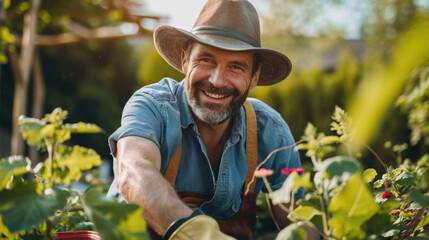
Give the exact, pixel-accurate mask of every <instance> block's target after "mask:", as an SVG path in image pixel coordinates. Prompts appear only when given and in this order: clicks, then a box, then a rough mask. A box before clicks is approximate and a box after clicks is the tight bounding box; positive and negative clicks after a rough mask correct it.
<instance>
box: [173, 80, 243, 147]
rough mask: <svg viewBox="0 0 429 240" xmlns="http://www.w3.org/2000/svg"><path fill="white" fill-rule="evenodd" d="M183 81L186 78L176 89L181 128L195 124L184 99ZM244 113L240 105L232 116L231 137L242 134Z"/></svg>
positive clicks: (241, 135) (234, 137)
mask: <svg viewBox="0 0 429 240" xmlns="http://www.w3.org/2000/svg"><path fill="white" fill-rule="evenodd" d="M185 81H186V79H184V80H182V81H181V82H180V85H179V88H178V89H177V102H178V105H179V109H180V125H181V126H182V128H188V127H189V126H190V125H196V124H195V120H194V118H193V117H192V113H191V110H190V109H189V105H188V102H187V99H186V91H185ZM245 126H246V114H245V111H244V107H243V106H241V107H240V110H239V111H238V112H237V113H236V114H235V115H234V116H232V132H231V133H232V134H231V137H232V139H233V140H234V139H237V140H239V139H238V138H237V137H238V136H239V137H240V138H242V137H243V136H245V135H244V131H245V130H246V128H245Z"/></svg>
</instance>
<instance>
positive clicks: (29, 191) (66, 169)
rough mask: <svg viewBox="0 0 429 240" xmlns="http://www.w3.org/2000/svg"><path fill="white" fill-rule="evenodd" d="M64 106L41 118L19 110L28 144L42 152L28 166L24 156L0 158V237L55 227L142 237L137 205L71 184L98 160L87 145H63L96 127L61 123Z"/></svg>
mask: <svg viewBox="0 0 429 240" xmlns="http://www.w3.org/2000/svg"><path fill="white" fill-rule="evenodd" d="M67 115H68V113H67V111H63V110H62V109H60V108H56V109H55V110H54V111H53V112H52V113H50V114H47V115H46V116H45V117H44V118H42V119H40V120H39V119H35V118H28V117H24V116H21V117H20V119H19V124H20V127H21V131H22V135H23V137H24V139H25V140H26V141H27V143H28V144H29V145H37V147H38V148H39V149H41V150H42V151H46V152H47V158H46V160H45V161H44V162H41V163H38V164H37V165H36V166H35V167H34V168H33V167H31V162H30V160H29V159H28V158H27V157H24V156H11V157H8V158H4V159H2V160H1V162H0V237H1V238H7V239H51V237H52V236H54V235H55V232H56V231H73V230H83V229H85V230H86V229H93V230H96V231H97V232H98V233H99V234H100V236H101V238H102V239H148V235H147V233H146V224H145V222H144V220H143V218H142V211H143V210H142V209H141V208H140V207H139V206H138V205H135V204H126V203H119V202H117V201H116V200H114V199H108V198H106V197H105V194H104V193H101V192H100V191H98V190H97V188H96V187H90V188H89V189H88V190H87V191H85V192H84V193H81V192H78V191H75V190H73V189H71V187H70V184H71V183H72V182H73V181H78V180H79V179H81V176H82V173H83V172H85V171H87V170H90V169H92V168H94V167H97V166H100V165H101V159H100V156H99V155H98V154H97V153H96V152H95V151H94V150H92V149H88V148H85V147H82V146H77V145H75V146H68V145H67V144H66V141H67V140H69V139H70V138H71V134H74V133H99V132H102V130H101V129H100V128H99V127H98V126H97V125H95V124H87V123H83V122H78V123H75V124H68V123H64V120H65V119H66V118H67Z"/></svg>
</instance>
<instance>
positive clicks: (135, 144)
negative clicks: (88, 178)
mask: <svg viewBox="0 0 429 240" xmlns="http://www.w3.org/2000/svg"><path fill="white" fill-rule="evenodd" d="M116 159H117V160H118V178H117V186H118V190H119V192H120V193H121V195H122V196H123V197H124V199H125V200H126V201H127V202H133V203H137V204H139V205H140V206H142V207H143V209H144V212H143V217H144V219H145V220H146V222H147V223H148V224H149V225H150V226H151V227H152V228H154V230H155V231H157V232H158V233H159V234H160V235H164V233H165V232H166V231H167V229H168V227H169V226H170V225H171V223H172V222H174V221H175V220H177V219H180V218H185V217H188V216H189V215H190V214H191V213H192V210H191V209H190V208H189V207H188V206H186V204H185V203H184V202H182V201H181V200H180V198H179V197H178V196H177V194H176V192H175V190H174V188H173V187H172V186H171V185H170V183H168V182H167V181H166V180H165V179H164V177H163V176H162V175H161V174H160V166H161V153H160V151H159V148H158V146H157V145H156V144H155V143H154V142H152V141H151V140H148V139H145V138H141V137H136V136H129V137H124V138H121V139H120V140H119V141H118V143H117V153H116Z"/></svg>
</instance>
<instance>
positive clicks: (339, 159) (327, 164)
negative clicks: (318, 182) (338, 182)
mask: <svg viewBox="0 0 429 240" xmlns="http://www.w3.org/2000/svg"><path fill="white" fill-rule="evenodd" d="M317 170H318V171H320V172H322V173H325V174H326V177H327V178H329V179H332V178H333V177H334V176H342V175H343V174H344V173H352V174H353V173H356V172H358V171H359V170H360V166H359V163H358V162H357V161H356V160H354V159H351V158H348V157H344V156H336V157H332V158H328V159H326V160H324V161H323V162H322V163H321V164H320V165H319V166H317Z"/></svg>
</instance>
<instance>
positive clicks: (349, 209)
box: [328, 173, 379, 239]
mask: <svg viewBox="0 0 429 240" xmlns="http://www.w3.org/2000/svg"><path fill="white" fill-rule="evenodd" d="M378 209H379V207H378V205H377V204H376V203H375V202H374V200H373V198H372V195H371V193H370V191H369V190H368V189H367V186H366V184H365V183H364V182H363V180H362V176H361V174H360V173H356V174H354V175H353V176H352V177H351V178H350V180H349V181H348V182H347V184H346V185H345V186H344V187H343V189H341V191H340V192H339V193H338V194H336V195H335V196H334V197H333V198H332V199H331V201H330V202H329V206H328V211H329V212H330V213H331V215H332V217H331V219H330V221H329V226H330V228H331V229H332V233H333V236H334V237H337V238H342V237H347V238H349V239H354V238H357V239H363V238H364V237H365V232H364V231H362V229H361V225H362V224H363V223H364V222H365V221H367V220H368V219H370V218H371V217H372V216H373V215H374V214H375V213H376V212H377V211H378Z"/></svg>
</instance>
